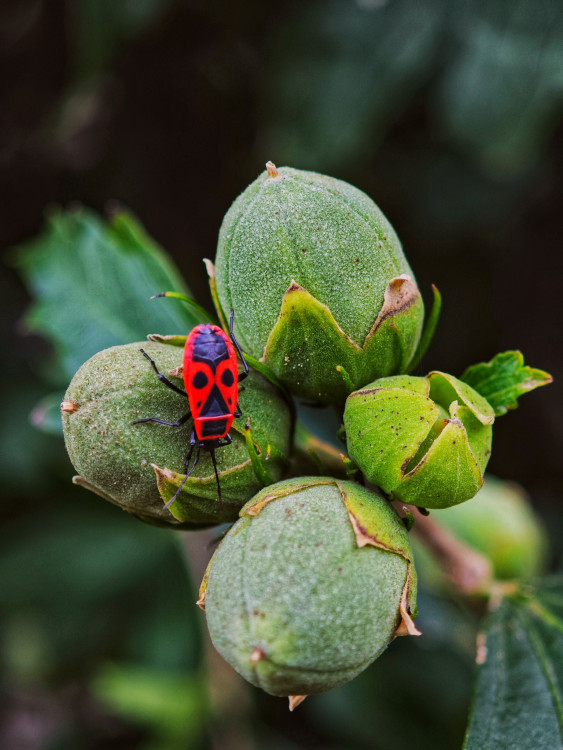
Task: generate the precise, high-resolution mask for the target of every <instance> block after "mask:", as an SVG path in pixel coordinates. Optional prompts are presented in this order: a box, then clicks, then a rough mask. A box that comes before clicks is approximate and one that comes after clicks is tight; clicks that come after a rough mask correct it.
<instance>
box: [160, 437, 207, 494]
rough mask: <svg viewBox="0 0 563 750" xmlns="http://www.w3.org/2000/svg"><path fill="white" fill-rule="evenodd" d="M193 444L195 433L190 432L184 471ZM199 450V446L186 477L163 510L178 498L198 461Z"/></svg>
mask: <svg viewBox="0 0 563 750" xmlns="http://www.w3.org/2000/svg"><path fill="white" fill-rule="evenodd" d="M195 442H196V441H195V431H194V430H192V434H191V437H190V450H189V451H188V455H187V457H186V464H185V466H186V469H187V468H188V466H189V463H190V459H191V457H192V453H193V452H194V447H195ZM200 448H201V446H198V449H197V453H196V454H195V460H194V462H193V464H192V468H191V469H190V470H189V471H186V476H185V477H184V478H183V479H182V483H181V484H180V486H179V487H178V489H177V490H176V492H175V493H174V494H173V496H172V497H171V498H170V500H169V501H168V502H167V503H166V505H165V506H164V507H165V508H169V507H170V506H171V505H172V503H173V502H174V500H176V498H177V497H178V495H179V494H180V492H181V491H182V487H183V486H184V485H185V484H186V480H187V479H188V477H189V476H190V474H191V473H192V472H193V470H194V469H195V467H196V466H197V462H198V461H199V451H200Z"/></svg>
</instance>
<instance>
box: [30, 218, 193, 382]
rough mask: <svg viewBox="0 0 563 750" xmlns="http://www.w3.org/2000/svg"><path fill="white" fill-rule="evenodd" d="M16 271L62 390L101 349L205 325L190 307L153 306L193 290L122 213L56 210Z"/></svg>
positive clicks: (142, 231) (130, 219)
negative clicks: (174, 292) (161, 297)
mask: <svg viewBox="0 0 563 750" xmlns="http://www.w3.org/2000/svg"><path fill="white" fill-rule="evenodd" d="M16 265H17V267H18V268H19V270H20V271H21V273H22V275H23V277H24V280H25V281H26V283H27V286H28V288H29V289H30V291H31V293H32V295H33V296H34V297H35V301H34V303H33V304H32V306H31V309H30V310H29V312H28V315H27V323H28V326H29V327H30V329H31V330H32V331H35V332H38V333H41V334H43V335H44V336H45V337H46V338H48V339H49V340H50V341H51V342H52V343H53V345H54V349H55V353H56V356H57V360H58V365H59V377H58V380H59V381H60V382H61V384H63V383H64V382H65V381H66V380H68V378H70V377H71V376H72V375H74V373H75V372H76V370H77V369H78V368H79V367H80V365H82V364H83V363H84V362H85V361H86V360H87V359H89V358H90V357H91V356H92V355H94V354H95V353H96V352H98V351H100V350H101V349H105V348H107V347H110V346H115V345H118V344H126V343H132V342H134V341H139V340H142V339H144V338H145V337H146V335H147V333H149V332H150V331H151V330H152V331H155V330H156V331H158V332H159V333H162V334H178V333H183V332H184V331H186V330H189V329H190V328H193V326H194V325H197V324H198V323H201V322H204V321H203V320H202V318H201V316H200V315H199V314H198V313H197V311H194V310H193V309H192V308H190V307H187V306H185V305H170V304H159V303H158V302H156V301H155V302H151V301H150V297H151V296H152V295H154V294H157V293H159V292H161V291H163V290H166V289H171V288H172V289H178V290H179V291H181V292H182V293H185V294H189V290H188V288H187V287H186V285H185V283H184V282H183V280H182V278H181V276H180V273H179V271H178V269H177V268H176V267H175V265H174V264H173V263H172V261H171V260H170V258H169V257H168V256H167V254H166V253H165V252H164V251H163V250H162V249H161V248H160V247H159V246H158V245H157V244H156V243H155V242H154V241H153V240H152V239H151V238H150V237H149V236H148V235H147V234H146V233H145V231H144V229H143V228H142V227H141V225H140V224H139V223H138V221H137V220H136V219H135V218H134V217H133V216H132V215H131V214H130V213H127V212H125V211H122V210H120V211H119V212H117V213H116V214H115V215H114V216H113V217H112V219H111V220H110V221H109V222H108V223H106V222H104V221H103V220H102V219H101V218H100V217H99V216H98V215H97V214H96V213H94V212H93V211H91V210H89V209H86V208H81V209H79V210H74V211H57V212H56V213H54V214H52V215H51V216H50V217H49V218H48V221H47V226H46V228H45V229H44V230H43V232H42V233H41V234H40V235H39V236H38V237H36V238H34V239H33V240H32V241H31V242H29V243H28V244H26V245H25V246H23V247H21V248H19V249H18V250H17V253H16Z"/></svg>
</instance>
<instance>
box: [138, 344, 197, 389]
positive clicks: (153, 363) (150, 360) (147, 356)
mask: <svg viewBox="0 0 563 750" xmlns="http://www.w3.org/2000/svg"><path fill="white" fill-rule="evenodd" d="M139 351H140V352H141V354H142V355H143V357H146V358H147V359H148V361H149V362H150V363H151V365H152V369H153V370H154V371H155V372H156V375H157V377H158V379H159V380H160V382H161V383H164V385H167V386H168V387H169V388H171V389H172V390H173V391H175V393H179V394H180V396H185V397H186V398H187V397H188V394H187V393H186V392H185V391H183V390H182V389H181V388H178V386H177V385H174V383H171V382H170V381H169V380H168V378H166V377H165V376H164V375H162V373H160V372H159V371H158V367H157V366H156V364H155V362H154V360H152V359H151V358H150V357H149V355H148V354H147V353H146V351H145V350H144V349H139Z"/></svg>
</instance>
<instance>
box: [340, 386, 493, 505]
mask: <svg viewBox="0 0 563 750" xmlns="http://www.w3.org/2000/svg"><path fill="white" fill-rule="evenodd" d="M493 422H494V412H493V409H492V408H491V406H490V405H489V403H488V402H487V401H486V400H485V399H484V398H483V397H482V396H480V395H479V394H478V393H477V391H475V390H473V388H471V387H470V386H468V385H467V384H466V383H463V382H462V381H461V380H458V379H457V378H454V377H453V376H452V375H448V374H446V373H443V372H431V373H430V374H429V375H427V376H426V377H410V376H409V375H398V376H395V377H390V378H381V379H380V380H376V381H375V382H373V383H370V384H369V385H367V386H366V387H365V388H363V389H362V390H359V391H356V392H355V393H352V394H351V396H349V397H348V400H347V401H346V408H345V411H344V426H345V429H346V440H347V445H348V452H349V454H350V457H351V458H352V460H353V461H355V463H356V464H357V465H358V467H359V469H360V470H361V471H362V472H363V473H364V475H365V476H366V477H367V479H368V480H369V481H370V482H373V483H374V484H376V485H378V486H379V487H381V488H382V489H383V490H384V491H385V492H386V493H388V494H390V495H392V496H393V497H394V498H397V499H398V500H401V501H402V502H405V503H410V504H412V505H418V506H420V507H424V508H448V507H450V506H451V505H457V504H458V503H462V502H464V501H465V500H469V498H471V497H473V496H474V495H475V494H476V493H477V492H478V490H479V489H480V488H481V486H482V484H483V474H484V471H485V467H486V465H487V462H488V460H489V456H490V454H491V441H492V423H493Z"/></svg>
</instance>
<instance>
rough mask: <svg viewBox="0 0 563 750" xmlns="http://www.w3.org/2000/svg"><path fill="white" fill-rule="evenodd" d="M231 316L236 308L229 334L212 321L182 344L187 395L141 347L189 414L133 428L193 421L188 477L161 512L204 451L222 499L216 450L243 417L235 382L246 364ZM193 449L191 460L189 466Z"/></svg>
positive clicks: (227, 442)
mask: <svg viewBox="0 0 563 750" xmlns="http://www.w3.org/2000/svg"><path fill="white" fill-rule="evenodd" d="M234 316H235V313H234V310H231V321H230V329H229V336H227V334H226V333H225V332H224V331H223V330H222V329H221V328H219V326H216V325H212V324H210V323H203V324H201V325H198V326H196V327H195V328H194V329H193V330H192V331H191V332H190V334H189V336H188V338H187V340H186V343H185V346H184V358H183V377H184V385H185V387H186V390H185V391H183V390H182V389H181V388H179V387H178V386H176V385H174V383H172V382H171V381H170V380H168V378H167V377H165V376H164V375H162V373H160V372H159V371H158V368H157V366H156V363H155V362H154V361H153V360H152V359H151V358H150V357H149V355H148V354H147V353H146V352H145V351H144V350H143V349H141V350H140V351H141V353H142V354H143V356H144V357H146V358H147V359H148V360H149V362H150V363H151V366H152V368H153V370H154V371H155V373H156V375H157V377H158V379H159V380H160V381H161V382H162V383H164V385H166V386H168V388H171V389H172V390H173V391H174V392H175V393H179V394H180V395H181V396H185V397H186V398H187V399H188V404H189V411H188V412H187V413H186V414H184V416H183V417H180V419H179V420H178V421H177V422H166V421H165V420H163V419H157V418H156V417H145V418H144V419H137V420H135V421H134V422H133V424H140V423H141V422H158V423H159V424H165V425H168V426H169V427H181V426H182V425H183V424H185V423H186V422H187V421H188V420H189V419H190V418H193V427H192V431H191V435H190V449H189V451H188V455H187V457H186V463H185V468H186V476H185V478H184V479H183V481H182V483H181V484H180V486H179V487H178V489H177V490H176V492H175V493H174V496H173V497H172V498H170V500H169V501H168V502H167V503H166V505H165V506H164V507H165V508H168V507H169V506H170V505H172V503H173V502H174V500H176V498H177V497H178V495H179V494H180V491H181V489H182V487H183V486H184V484H185V482H186V480H187V479H188V477H189V476H190V475H191V474H192V472H193V470H194V469H195V467H196V466H197V463H198V461H199V456H200V452H201V450H202V449H204V450H207V451H208V452H209V454H210V456H211V460H212V462H213V468H214V470H215V479H216V480H217V493H218V497H219V501H221V500H222V498H221V483H220V481H219V473H218V471H217V461H216V458H215V450H216V448H221V447H222V446H224V445H229V444H230V443H231V442H232V438H231V436H230V434H229V430H230V429H231V425H232V424H233V419H234V418H235V417H240V416H242V415H241V412H240V411H239V409H238V404H237V401H238V392H239V383H240V382H241V381H242V380H244V378H246V377H247V376H248V364H247V362H246V360H245V358H244V354H243V353H242V351H241V349H240V347H239V345H238V343H237V341H236V339H235V337H234V334H233V321H234ZM235 349H236V352H235ZM237 352H238V355H239V357H240V359H241V362H242V364H243V367H244V372H242V373H241V374H239V372H238V367H237V355H236V353H237ZM194 450H195V458H194V460H193V463H192V465H191V467H190V461H191V459H192V455H193V453H194Z"/></svg>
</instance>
